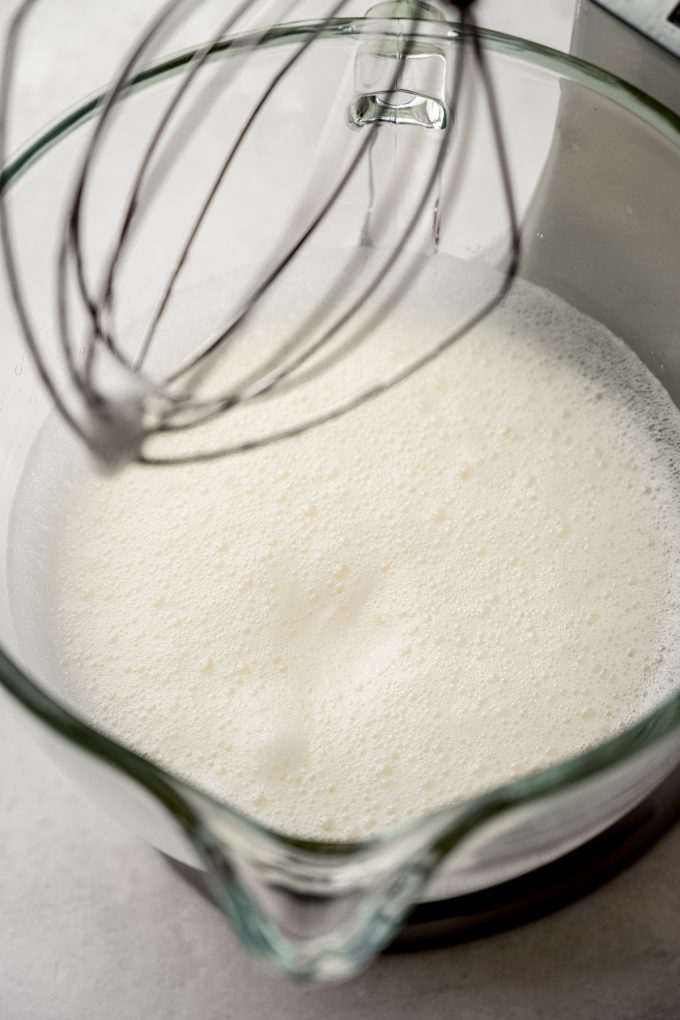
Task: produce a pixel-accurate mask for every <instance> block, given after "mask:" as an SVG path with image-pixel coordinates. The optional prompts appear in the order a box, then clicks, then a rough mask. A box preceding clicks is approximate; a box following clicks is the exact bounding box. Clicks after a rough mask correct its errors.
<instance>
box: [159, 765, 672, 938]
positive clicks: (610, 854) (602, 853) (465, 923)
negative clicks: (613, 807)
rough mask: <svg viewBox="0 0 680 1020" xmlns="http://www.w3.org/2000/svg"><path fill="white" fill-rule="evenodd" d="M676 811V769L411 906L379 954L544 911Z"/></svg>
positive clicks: (612, 864)
mask: <svg viewBox="0 0 680 1020" xmlns="http://www.w3.org/2000/svg"><path fill="white" fill-rule="evenodd" d="M679 816H680V768H679V769H676V771H675V772H673V773H672V774H671V775H670V776H669V777H668V779H666V780H665V781H664V782H663V783H662V784H661V785H660V786H658V787H657V789H656V790H655V791H654V792H653V793H652V794H650V796H649V797H647V798H646V799H645V800H644V801H643V802H642V803H641V804H638V806H637V807H636V808H634V809H633V810H632V811H630V812H629V813H628V814H627V815H625V816H624V817H623V818H620V819H619V820H618V822H615V823H614V825H612V826H610V827H609V828H608V829H605V830H604V832H601V833H599V835H597V836H595V837H594V838H593V839H591V840H589V841H588V842H587V843H584V844H583V845H582V846H580V847H578V848H577V849H576V850H572V851H570V852H569V853H567V854H565V855H564V856H563V857H560V858H558V859H557V860H556V861H552V862H551V863H550V864H545V865H544V866H543V867H541V868H536V869H535V870H534V871H530V872H527V874H525V875H520V876H519V877H518V878H513V879H511V880H510V881H509V882H502V883H500V884H499V885H495V886H490V887H489V888H487V889H482V890H480V891H478V892H473V893H468V894H466V895H464V896H455V897H452V898H450V899H446V900H435V901H433V902H432V903H421V904H419V905H418V906H416V907H414V909H413V910H412V911H411V914H410V915H409V917H408V919H407V921H406V924H405V926H404V928H403V929H402V930H401V931H400V932H399V934H398V935H397V937H396V938H395V940H394V941H393V942H392V943H391V944H390V945H389V946H388V947H387V949H386V952H388V953H399V952H411V951H414V950H417V949H428V948H435V947H437V946H442V945H450V944H454V943H456V942H466V941H468V940H471V939H477V938H483V937H484V936H487V935H494V934H496V933H498V932H501V931H505V930H507V929H508V928H515V927H517V926H519V925H521V924H526V923H528V922H529V921H534V920H536V919H537V918H539V917H543V916H544V915H545V914H549V913H552V911H554V910H558V909H559V908H560V907H563V906H566V904H568V903H571V902H572V901H574V900H576V899H579V898H580V897H581V896H584V895H585V894H586V893H589V892H591V891H592V890H593V889H596V888H597V886H599V885H601V884H602V883H603V882H606V881H608V880H609V879H610V878H613V877H614V876H615V875H616V874H618V873H619V872H620V871H622V870H623V869H624V868H625V867H627V866H628V865H629V864H632V863H633V862H634V861H635V860H637V858H638V857H640V856H641V855H642V854H643V853H644V852H645V850H647V849H648V848H649V847H650V846H651V845H652V844H653V843H654V842H655V841H656V840H657V839H659V838H660V837H661V836H662V835H663V833H664V832H666V830H667V829H668V828H670V826H671V825H672V824H673V823H674V822H675V821H676V820H677V819H678V817H679ZM162 856H163V857H164V859H165V861H166V862H167V864H168V865H169V866H170V867H171V868H172V869H173V871H175V872H176V873H177V874H178V875H180V876H181V877H182V878H183V879H184V880H185V881H186V882H188V883H189V884H190V885H191V886H193V888H194V889H196V890H197V891H198V892H199V893H201V895H202V896H204V897H205V898H206V899H208V900H210V901H211V902H212V895H211V893H210V890H209V888H208V885H207V882H206V879H205V875H204V873H203V872H202V871H198V870H197V869H195V868H191V867H189V866H188V865H186V864H180V863H179V862H178V861H175V860H173V859H172V858H170V857H167V856H165V855H164V854H163V855H162Z"/></svg>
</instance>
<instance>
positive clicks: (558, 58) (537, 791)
mask: <svg viewBox="0 0 680 1020" xmlns="http://www.w3.org/2000/svg"><path fill="white" fill-rule="evenodd" d="M394 26H395V21H394V20H388V19H382V18H357V17H351V18H334V19H330V20H326V21H325V22H321V21H301V22H291V23H286V24H284V25H280V26H276V27H273V28H272V29H270V30H268V31H267V32H266V34H265V35H264V36H263V35H262V31H261V30H260V31H258V32H248V33H243V34H239V35H229V36H225V37H224V38H223V39H222V40H221V41H220V42H219V43H218V44H217V45H216V47H215V50H214V52H213V53H212V54H211V56H210V59H211V60H219V59H223V58H224V57H226V56H232V55H237V54H238V53H240V52H244V51H247V50H249V49H251V50H252V49H263V48H265V47H270V46H277V45H283V44H286V43H290V42H294V41H295V40H300V39H304V38H305V37H308V36H309V35H310V34H312V33H316V34H317V35H318V39H319V40H320V41H323V40H327V39H333V38H344V39H361V38H364V37H368V38H370V37H371V36H372V35H377V36H379V37H384V36H385V35H388V36H389V35H395V34H397V29H395V27H394ZM411 26H412V27H411V29H410V31H414V32H416V31H417V34H418V38H419V39H422V38H430V39H432V40H433V41H436V40H439V41H440V42H441V41H444V42H447V43H448V42H454V43H457V42H461V41H465V39H466V38H467V37H469V36H470V34H471V29H470V28H469V27H467V26H461V25H460V24H457V23H455V22H444V21H441V22H437V21H422V22H419V23H418V26H417V28H415V27H414V24H413V22H411ZM476 31H477V33H478V35H479V38H480V39H481V40H482V43H483V45H484V46H485V47H486V48H487V49H488V50H489V51H490V52H492V53H495V54H500V55H503V56H510V57H511V58H514V59H516V60H517V61H518V62H522V63H525V64H529V65H532V66H535V67H537V68H539V69H542V70H544V71H548V72H551V73H553V74H555V75H556V76H558V77H561V78H564V79H567V80H570V81H572V82H575V83H577V84H581V85H583V86H585V87H587V88H589V89H590V90H591V91H594V92H595V93H598V94H600V95H602V96H603V97H604V98H608V99H610V100H612V101H614V102H616V103H618V104H619V105H620V106H622V107H624V108H625V109H626V110H627V111H628V112H629V113H631V114H633V115H634V116H637V117H639V118H641V119H643V120H644V121H645V122H646V123H647V124H649V125H650V126H652V127H653V128H655V129H657V130H658V131H660V132H661V133H662V134H663V135H665V136H666V137H667V138H668V139H670V140H671V141H672V142H674V143H675V144H676V146H677V148H678V154H679V156H680V117H679V116H677V115H676V114H674V113H673V112H672V111H671V110H669V109H668V108H667V107H665V106H663V104H661V103H660V102H658V101H657V100H655V99H653V98H652V97H650V96H648V95H647V94H646V93H644V92H642V91H641V90H640V89H638V88H637V87H635V86H633V85H631V84H630V83H628V82H626V81H624V80H623V79H621V78H618V77H617V76H615V75H613V74H611V73H610V72H608V71H605V70H603V69H602V68H600V67H597V66H596V65H594V64H591V63H589V62H587V61H584V60H581V59H580V58H577V57H574V56H572V55H571V54H567V53H563V52H561V51H558V50H555V49H552V48H550V47H548V46H544V45H542V44H540V43H535V42H531V41H528V40H526V39H523V38H521V37H518V36H512V35H508V34H506V33H500V32H495V31H491V30H489V29H477V30H476ZM398 34H399V35H400V36H401V37H402V38H403V22H402V24H401V27H400V28H399V29H398ZM200 48H201V47H200V44H197V45H195V46H192V47H190V48H187V49H183V50H181V51H179V52H176V53H174V54H172V55H171V56H168V57H166V58H165V59H163V60H161V61H158V62H155V63H152V64H149V65H146V66H144V67H143V68H141V70H139V71H138V72H137V73H136V74H135V75H134V76H133V77H132V78H131V79H130V82H129V84H128V85H127V86H126V87H125V89H124V91H123V93H122V95H123V96H127V95H130V94H133V93H134V92H136V91H139V90H141V89H144V88H145V87H147V86H149V85H153V84H156V83H158V82H160V81H162V80H163V79H165V78H167V77H171V76H173V75H175V74H177V73H178V72H179V71H181V69H182V68H183V67H184V66H185V65H186V64H187V63H189V61H190V60H191V59H192V58H193V56H194V54H195V53H196V52H197V50H200ZM106 94H107V89H105V88H104V89H100V90H98V91H97V92H96V93H95V94H93V95H91V96H89V97H87V98H85V99H83V100H81V101H79V102H78V103H77V104H76V105H75V106H74V107H72V108H71V109H70V110H69V111H68V112H66V113H63V114H61V115H60V116H59V117H57V118H56V119H55V120H54V121H53V122H51V123H50V124H49V125H48V126H47V127H46V128H44V129H42V130H41V131H39V132H38V133H37V135H35V136H34V138H33V139H32V140H31V141H29V142H28V143H27V144H25V145H24V146H22V147H21V148H20V149H19V151H18V152H17V153H16V154H15V155H14V156H12V157H11V158H10V159H9V160H8V161H7V163H6V164H5V166H4V167H3V168H2V169H0V196H2V195H4V193H5V192H6V191H7V190H9V188H11V187H12V186H13V185H14V184H16V182H17V181H18V180H19V179H20V178H21V177H22V176H23V175H24V174H25V173H26V172H27V171H28V170H29V169H30V167H31V166H32V165H33V163H35V162H36V161H37V160H39V159H40V158H41V157H42V156H44V155H46V154H47V153H48V152H49V151H50V149H51V148H52V147H53V146H54V145H57V144H58V143H59V142H60V141H61V140H62V139H64V138H65V137H67V136H68V135H69V134H71V133H72V132H73V131H75V130H76V129H77V128H78V127H80V126H81V125H83V124H84V123H86V122H87V121H88V120H90V119H91V118H92V117H94V116H95V114H96V111H97V108H98V106H99V105H100V103H101V102H102V100H103V98H104V97H105V96H106ZM0 685H2V687H3V688H4V689H5V690H6V691H7V692H8V693H9V694H10V695H11V696H12V697H13V698H14V699H15V700H16V701H17V702H18V703H19V704H20V705H21V706H22V707H23V708H24V709H25V710H27V711H28V713H30V714H31V715H33V716H35V717H37V719H39V720H40V721H41V722H42V723H44V724H45V725H46V726H47V727H48V729H49V730H51V731H53V732H54V733H56V734H58V735H59V736H60V737H63V738H65V739H66V740H68V741H70V742H72V743H74V744H75V745H76V746H77V747H78V748H79V749H81V750H83V751H85V752H88V753H91V754H94V755H95V756H96V757H97V758H99V759H102V760H103V761H104V762H105V763H106V764H108V765H110V766H113V767H114V769H116V770H118V771H122V772H124V773H125V774H126V775H127V776H128V777H130V778H132V779H134V780H137V781H138V782H139V783H140V784H141V785H142V786H143V787H145V788H146V790H147V791H148V792H149V793H151V794H152V795H154V796H155V797H156V798H157V799H158V800H159V801H160V802H161V803H162V804H163V805H164V806H165V807H166V808H167V809H168V811H169V812H170V813H171V814H172V815H173V816H174V818H175V819H176V820H177V821H179V822H180V824H181V825H182V827H183V828H184V829H185V830H187V831H189V832H195V831H197V830H198V829H199V828H202V827H203V826H202V825H201V820H200V815H201V810H200V804H201V802H205V803H206V804H207V805H209V806H211V807H212V808H216V809H218V810H219V811H221V812H224V813H226V814H228V815H230V816H233V817H234V818H235V819H238V820H240V822H242V823H243V824H245V825H246V826H247V827H248V828H250V829H252V830H254V831H256V832H259V833H261V834H267V835H269V836H270V837H273V838H274V839H276V840H278V841H280V842H281V843H282V844H284V845H286V846H288V847H289V848H291V849H294V848H295V849H298V850H304V851H305V852H307V853H312V854H314V855H317V854H323V855H337V854H338V853H345V854H346V853H354V852H358V851H361V850H364V849H365V848H366V847H368V846H371V845H374V844H377V843H381V842H384V841H389V840H390V839H391V838H392V836H393V835H394V834H395V833H399V832H404V831H408V830H411V829H417V828H418V827H419V826H420V825H422V823H423V822H424V821H425V820H428V819H433V820H434V819H437V818H440V817H441V818H442V819H446V817H447V816H448V817H450V818H451V819H456V820H458V821H460V818H461V813H462V814H463V815H465V816H466V818H467V824H466V825H465V829H466V831H469V830H470V829H471V828H473V827H474V826H475V825H476V822H477V821H480V820H485V819H487V818H489V817H491V816H493V815H495V814H497V813H499V812H501V811H503V810H504V809H505V808H507V807H509V806H513V805H519V804H523V803H526V802H528V801H533V800H536V799H539V798H542V797H544V796H546V795H548V794H553V793H558V792H562V791H563V790H565V789H567V788H568V787H571V786H573V785H575V784H577V783H579V782H581V781H582V780H584V779H587V778H589V777H591V776H595V775H597V774H598V773H600V772H603V771H605V770H606V769H608V768H609V767H610V766H613V765H616V764H619V763H622V762H624V761H627V760H628V759H629V758H630V757H631V756H633V755H636V754H637V753H639V752H642V751H644V750H646V749H649V748H651V747H652V746H654V745H656V744H658V743H659V742H661V741H662V739H663V738H664V737H667V736H669V735H670V734H672V733H673V732H674V731H676V730H677V731H680V685H679V688H678V691H677V692H676V693H675V694H673V695H671V696H670V697H669V698H667V699H666V700H665V701H663V702H662V703H661V704H660V705H658V706H657V707H656V708H655V709H654V710H653V711H651V712H650V713H648V714H647V715H646V716H644V717H643V718H642V719H640V720H638V721H637V722H636V723H634V724H633V725H632V726H629V727H627V728H626V729H624V730H623V731H621V732H620V733H618V734H617V735H616V736H614V737H611V738H609V739H607V740H605V741H602V742H601V743H599V744H597V745H595V746H594V747H591V748H589V749H588V750H585V751H583V752H580V753H578V754H576V755H573V756H572V757H570V758H567V759H564V760H561V761H558V762H557V763H554V764H553V765H550V766H548V767H546V768H543V769H540V770H538V771H535V772H532V773H527V774H523V775H522V776H520V777H519V778H517V779H515V780H513V781H511V782H509V783H506V784H503V785H501V786H498V787H495V788H493V789H491V790H489V791H487V792H484V793H482V794H480V795H477V796H473V797H471V798H469V799H468V800H463V801H457V802H455V803H453V804H451V805H449V806H446V807H442V808H439V809H434V810H432V811H428V812H424V813H422V814H420V815H418V816H416V817H415V818H414V819H412V820H409V821H408V822H405V823H403V824H402V825H400V826H397V827H396V828H393V829H390V830H387V831H385V832H380V833H378V834H377V835H375V836H372V837H370V838H367V839H364V840H360V841H355V842H337V841H335V842H334V841H330V840H329V841H321V840H307V839H300V838H297V837H295V836H292V835H290V834H288V833H285V832H281V831H277V830H276V829H273V828H271V827H269V826H265V825H263V824H261V823H260V822H258V821H257V820H256V819H253V818H252V817H250V816H249V815H247V814H245V813H244V812H242V811H240V810H238V809H237V808H235V807H233V806H232V805H231V804H229V803H228V802H227V801H222V800H220V799H217V798H216V797H214V796H213V795H211V794H210V793H208V792H207V791H205V790H203V789H202V788H201V787H200V786H198V785H194V784H193V783H191V782H189V781H187V780H185V779H182V778H180V777H179V776H177V775H175V774H174V773H173V772H172V771H170V770H168V769H166V768H165V767H162V766H160V765H158V764H156V763H155V762H154V761H153V760H152V759H150V758H146V757H145V756H144V755H143V754H140V753H138V752H136V751H133V750H131V749H130V748H128V747H127V746H126V745H125V744H124V743H121V742H119V741H117V740H115V739H114V738H112V737H109V736H107V735H106V734H105V733H104V732H102V731H99V730H97V729H96V728H95V727H94V726H93V725H92V724H91V723H89V722H87V721H86V720H85V719H84V718H83V717H81V716H80V715H79V714H78V713H77V712H76V711H73V710H72V709H71V708H70V707H68V706H67V705H66V703H65V702H63V701H61V699H60V698H59V697H58V696H55V695H54V694H53V693H52V692H50V691H48V690H47V689H46V688H45V687H44V686H43V685H42V684H41V683H40V682H38V681H37V680H36V679H33V678H32V677H31V676H29V675H27V673H26V672H24V670H23V669H21V668H20V667H19V666H18V665H17V664H16V663H15V662H14V660H13V659H12V657H11V656H10V655H9V654H8V653H7V652H5V650H4V649H3V648H2V646H0ZM197 805H198V806H197ZM460 834H461V830H460V826H458V837H459V836H460Z"/></svg>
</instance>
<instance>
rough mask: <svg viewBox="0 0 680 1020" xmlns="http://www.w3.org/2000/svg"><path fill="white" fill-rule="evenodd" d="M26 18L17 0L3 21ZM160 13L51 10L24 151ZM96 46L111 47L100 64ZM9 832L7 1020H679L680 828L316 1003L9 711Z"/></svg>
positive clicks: (0, 882) (546, 15)
mask: <svg viewBox="0 0 680 1020" xmlns="http://www.w3.org/2000/svg"><path fill="white" fill-rule="evenodd" d="M13 6H14V4H13V3H10V2H9V0H0V25H3V24H4V23H5V22H6V20H7V16H8V13H9V11H10V10H11V9H12V7H13ZM105 6H106V8H107V11H108V10H110V8H109V5H105ZM152 6H153V5H152V4H151V3H150V2H149V0H117V3H116V5H114V7H115V14H111V15H109V14H108V13H107V14H106V17H105V16H104V14H103V10H104V7H103V6H102V7H100V5H98V4H92V3H91V0H88V2H85V0H61V2H60V3H59V4H52V5H49V4H47V5H45V8H46V22H45V24H46V25H48V31H47V32H46V33H43V35H42V36H41V37H40V39H37V41H36V45H35V47H34V52H32V54H31V56H30V57H29V58H28V60H27V63H26V64H25V71H26V74H25V83H24V88H23V90H22V94H21V98H20V109H19V113H18V116H17V119H16V122H15V124H16V126H15V135H16V139H17V141H18V140H20V139H21V138H25V137H26V136H27V135H29V134H31V133H33V132H34V131H35V130H36V129H37V128H38V127H40V126H41V125H42V124H43V123H44V122H45V121H46V120H48V119H49V118H50V117H51V116H53V115H54V114H55V113H56V112H58V110H59V109H60V108H63V107H64V106H66V105H68V104H69V103H71V102H72V101H73V100H75V99H76V98H77V97H78V95H82V94H83V93H86V92H88V91H90V90H91V89H93V88H94V87H95V86H96V85H97V84H99V83H100V82H101V81H102V80H105V79H106V77H107V76H108V74H109V73H110V70H111V69H112V66H113V63H114V60H115V55H116V53H117V52H118V50H119V48H120V46H121V45H122V42H123V40H124V39H125V37H126V34H127V33H129V31H130V30H132V29H134V27H135V26H136V25H138V24H139V23H140V22H141V20H142V19H143V16H144V15H146V14H148V11H149V10H150V9H151V8H152ZM315 6H316V8H318V6H319V5H318V4H316V5H314V4H311V5H310V4H307V9H308V10H309V9H310V8H311V9H312V10H314V8H315ZM355 6H356V5H355ZM48 8H50V10H49V11H48V10H47V9H48ZM362 8H363V5H360V7H359V8H358V9H362ZM572 11H573V0H516V2H511V0H484V2H483V3H482V15H483V17H484V19H485V20H486V21H487V22H488V23H490V24H492V25H493V26H494V27H498V28H503V29H506V30H510V31H515V32H516V33H517V34H526V35H530V36H532V37H534V38H537V39H540V40H541V41H543V42H547V43H552V44H554V45H558V46H566V45H567V43H568V36H569V22H570V17H571V14H572ZM100 12H102V13H100ZM315 13H316V11H315ZM198 31H199V32H200V26H199V28H198ZM89 40H96V43H97V45H96V46H91V47H90V48H89V52H85V49H84V43H85V42H87V41H89ZM0 819H1V824H2V830H1V831H2V837H1V838H0V1018H2V1020H78V1018H81V1017H83V1018H88V1020H114V1018H118V1017H131V1018H136V1017H146V1018H151V1020H156V1018H163V1020H175V1018H176V1020H181V1018H194V1017H196V1018H201V1020H211V1018H216V1020H217V1018H225V1020H226V1018H239V1020H240V1018H248V1020H250V1018H252V1020H256V1018H260V1017H261V1018H263V1020H264V1018H270V1017H277V1018H280V1020H286V1018H291V1020H292V1018H295V1020H307V1018H309V1020H312V1018H321V1017H323V1018H324V1020H333V1018H336V1017H337V1018H343V1020H345V1018H349V1017H351V1018H352V1020H369V1018H370V1020H373V1018H377V1017H382V1016H384V1017H390V1018H391V1020H406V1018H409V1017H415V1016H418V1017H419V1018H421V1017H422V1018H426V1020H436V1018H440V1017H441V1018H443V1017H451V1018H455V1020H491V1018H494V1020H495V1018H499V1020H514V1018H517V1020H520V1018H521V1020H538V1018H541V1020H562V1018H564V1020H567V1018H568V1020H574V1018H583V1020H587V1018H590V1017H592V1018H597V1020H676V1018H677V1017H678V1016H680V828H676V829H675V830H674V831H672V832H670V833H669V834H668V835H666V836H665V837H664V838H663V839H662V840H661V841H660V842H659V843H658V844H657V845H656V846H655V847H654V848H653V849H652V850H651V851H650V852H648V853H647V854H646V855H645V856H644V857H643V858H642V859H641V860H640V861H638V862H637V863H636V864H635V865H633V866H632V867H630V868H629V869H628V870H627V871H625V872H624V873H622V874H621V875H619V876H618V877H617V878H615V879H614V880H612V881H610V882H609V883H608V884H607V885H605V886H603V887H602V888H600V889H599V890H598V891H597V892H595V893H593V894H591V895H590V896H588V897H587V898H586V899H584V900H581V901H580V902H577V903H574V904H572V905H571V906H569V907H566V908H565V909H563V910H561V911H560V912H559V913H556V914H554V915H552V916H550V917H547V918H544V919H543V920H541V921H538V922H535V923H533V924H531V925H527V926H525V927H523V928H519V929H516V930H514V931H511V932H507V933H505V934H503V935H498V936H495V937H493V938H488V939H485V940H483V941H477V942H471V943H467V944H464V945H459V946H455V947H451V948H448V949H439V950H436V951H427V952H420V953H412V954H405V955H400V956H392V957H384V958H382V959H380V960H379V961H378V962H377V963H376V964H375V965H374V966H373V967H372V968H371V969H370V970H369V971H368V972H367V973H366V974H365V975H363V976H362V977H360V978H359V979H357V980H355V981H354V982H352V983H350V984H347V985H344V986H340V987H337V988H328V989H324V990H306V989H300V988H294V987H288V986H286V985H285V984H283V983H282V982H280V981H276V980H274V979H270V978H268V977H265V976H263V975H262V974H261V973H260V971H259V970H257V969H256V968H255V967H254V966H253V965H252V964H251V963H250V961H248V960H247V959H246V958H245V957H244V955H243V953H242V952H241V951H240V949H239V948H238V946H237V945H236V941H235V939H234V937H233V936H232V935H231V933H230V932H229V931H228V929H227V927H226V925H225V924H224V922H223V921H222V919H221V918H220V916H219V915H218V913H217V911H216V910H214V909H213V908H212V907H211V906H210V905H209V904H208V903H207V902H205V901H204V900H202V899H201V898H200V897H199V896H198V895H197V894H196V893H194V892H193V891H192V890H191V889H190V888H189V887H188V886H186V885H185V884H184V883H183V882H182V881H181V880H180V879H179V878H178V877H177V876H176V875H175V874H174V872H172V871H171V870H170V868H169V867H168V866H167V865H166V864H165V863H164V861H163V860H162V859H161V858H160V857H159V856H158V855H157V854H156V853H155V851H153V850H152V849H151V848H149V847H147V846H145V845H144V844H142V843H141V842H140V841H139V840H138V839H137V838H136V837H134V836H133V835H131V834H130V833H128V832H127V831H125V830H124V829H122V828H121V827H120V826H118V825H117V824H115V823H114V822H112V821H111V820H109V819H108V818H107V817H106V816H105V815H104V814H103V813H102V812H101V811H100V809H99V808H98V807H97V806H96V805H94V804H91V803H90V802H88V801H86V800H84V799H83V798H82V797H81V796H80V794H79V793H78V792H77V791H76V790H74V789H73V788H72V787H71V786H70V785H69V784H68V783H67V782H66V780H64V779H63V778H62V777H61V775H60V774H59V773H58V772H57V771H56V769H55V768H54V767H53V766H52V764H51V763H50V761H49V760H48V759H47V758H46V757H44V755H43V753H42V751H41V750H39V749H38V748H37V747H36V746H35V745H34V744H33V742H32V739H31V736H30V735H29V734H28V733H26V732H24V730H23V728H22V726H21V724H20V723H19V721H18V719H17V718H16V717H15V714H14V712H12V711H11V710H10V708H9V705H8V704H7V702H5V701H0Z"/></svg>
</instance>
